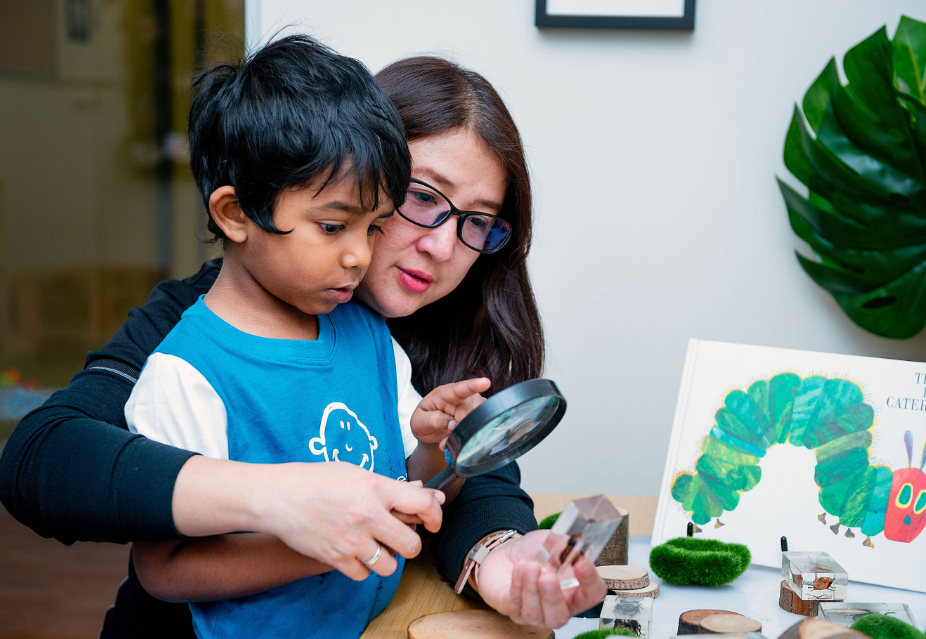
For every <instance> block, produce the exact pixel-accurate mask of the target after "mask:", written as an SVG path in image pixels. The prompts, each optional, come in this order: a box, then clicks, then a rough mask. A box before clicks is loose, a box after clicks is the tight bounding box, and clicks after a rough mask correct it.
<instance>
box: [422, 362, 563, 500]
mask: <svg viewBox="0 0 926 639" xmlns="http://www.w3.org/2000/svg"><path fill="white" fill-rule="evenodd" d="M565 412H566V398H565V397H563V395H562V393H560V392H559V389H558V388H557V387H556V384H554V383H553V382H551V381H550V380H548V379H530V380H527V381H526V382H521V383H520V384H515V385H514V386H511V387H510V388H506V389H505V390H503V391H500V392H498V393H496V394H495V395H493V396H492V397H490V398H489V399H487V400H486V401H484V402H483V403H482V404H480V405H479V406H477V407H476V408H475V409H474V410H473V411H472V412H471V413H470V414H469V415H467V416H466V417H465V418H463V419H462V420H461V421H460V423H459V424H457V427H456V428H455V429H454V430H453V432H451V433H450V436H449V437H448V438H447V447H446V449H445V450H444V456H445V457H446V458H447V468H445V469H444V470H442V471H441V472H439V473H438V474H437V475H435V476H434V477H433V478H432V479H431V481H429V482H428V483H427V484H425V486H426V487H428V488H435V489H437V490H442V489H444V488H446V487H447V485H448V484H450V482H452V481H453V480H454V479H456V478H457V477H473V476H475V475H481V474H483V473H487V472H489V471H492V470H495V469H496V468H501V467H502V466H504V465H505V464H507V463H509V462H511V461H514V460H515V459H517V458H518V457H520V456H521V455H523V454H524V453H526V452H527V451H529V450H530V449H531V448H533V447H534V446H536V445H537V444H539V443H540V442H541V441H543V438H544V437H546V436H547V435H549V434H550V432H551V431H552V430H553V429H554V428H556V425H557V424H559V422H560V420H561V419H562V418H563V414H564V413H565Z"/></svg>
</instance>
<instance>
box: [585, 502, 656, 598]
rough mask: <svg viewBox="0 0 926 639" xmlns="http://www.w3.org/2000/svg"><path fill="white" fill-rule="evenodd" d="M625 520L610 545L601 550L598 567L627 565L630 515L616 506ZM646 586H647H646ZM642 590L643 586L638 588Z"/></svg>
mask: <svg viewBox="0 0 926 639" xmlns="http://www.w3.org/2000/svg"><path fill="white" fill-rule="evenodd" d="M615 508H617V512H619V513H620V514H621V515H622V516H623V517H624V518H623V519H622V520H621V523H619V524H618V525H617V529H616V530H615V531H614V534H613V535H611V538H610V539H608V543H607V544H605V547H604V548H602V549H601V554H600V555H598V559H596V560H595V565H596V566H621V565H624V564H626V563H627V535H629V534H630V513H629V512H628V511H626V510H624V509H623V508H620V507H618V506H615ZM644 585H645V584H644ZM636 587H637V588H642V587H643V586H636Z"/></svg>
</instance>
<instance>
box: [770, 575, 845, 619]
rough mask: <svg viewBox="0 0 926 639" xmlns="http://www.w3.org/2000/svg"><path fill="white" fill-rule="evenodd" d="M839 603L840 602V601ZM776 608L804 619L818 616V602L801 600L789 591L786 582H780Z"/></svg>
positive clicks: (789, 587) (789, 588)
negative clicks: (801, 616)
mask: <svg viewBox="0 0 926 639" xmlns="http://www.w3.org/2000/svg"><path fill="white" fill-rule="evenodd" d="M839 601H842V599H840V600H839ZM778 606H779V607H780V608H781V609H782V610H787V611H788V612H793V613H794V614H796V615H803V616H805V617H816V616H817V615H818V614H820V601H819V600H812V599H811V600H807V599H801V596H800V595H799V594H797V593H796V592H794V591H793V590H791V586H789V585H788V582H787V581H782V582H781V590H780V591H779V594H778Z"/></svg>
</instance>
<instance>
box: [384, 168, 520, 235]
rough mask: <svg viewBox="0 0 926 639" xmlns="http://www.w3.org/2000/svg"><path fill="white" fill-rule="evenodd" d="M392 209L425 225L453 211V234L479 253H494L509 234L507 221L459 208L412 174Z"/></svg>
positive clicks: (438, 222) (440, 221)
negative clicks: (398, 203) (402, 197)
mask: <svg viewBox="0 0 926 639" xmlns="http://www.w3.org/2000/svg"><path fill="white" fill-rule="evenodd" d="M396 211H397V212H398V214H399V215H401V216H402V217H404V218H405V219H406V220H408V221H409V222H411V223H412V224H416V225H418V226H423V227H424V228H426V229H433V228H436V227H438V226H440V225H441V224H443V223H444V222H446V221H447V220H449V219H450V218H451V217H453V216H454V215H456V216H458V217H459V218H460V223H459V224H458V225H457V237H459V238H460V241H461V242H463V244H465V245H466V246H468V247H469V248H471V249H473V250H474V251H479V252H480V253H495V252H496V251H498V250H499V249H501V248H502V247H503V246H505V243H506V242H508V240H509V239H510V238H511V225H510V224H508V222H506V221H505V220H503V219H502V218H500V217H498V216H497V215H489V214H488V213H479V212H477V211H461V210H460V209H458V208H457V207H455V206H454V205H453V203H452V202H451V201H450V200H449V199H447V196H446V195H444V194H443V193H441V192H440V191H438V190H437V189H435V188H434V187H433V186H431V185H430V184H427V183H426V182H422V181H421V180H416V179H415V178H412V181H411V184H410V185H409V187H408V196H407V197H406V198H405V202H403V203H402V206H401V207H399V208H397V209H396Z"/></svg>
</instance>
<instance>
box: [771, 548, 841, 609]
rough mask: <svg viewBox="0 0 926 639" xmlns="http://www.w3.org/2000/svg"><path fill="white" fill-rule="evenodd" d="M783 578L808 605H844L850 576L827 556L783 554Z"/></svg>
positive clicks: (820, 554)
mask: <svg viewBox="0 0 926 639" xmlns="http://www.w3.org/2000/svg"><path fill="white" fill-rule="evenodd" d="M781 576H782V578H783V579H784V580H785V581H787V582H788V585H789V586H791V590H793V591H794V592H796V593H797V595H798V596H799V597H800V598H801V599H803V600H804V601H842V600H844V599H845V598H846V592H847V591H848V588H849V575H848V574H847V573H846V571H845V570H843V567H842V566H840V565H839V564H837V563H836V560H835V559H833V558H832V557H830V556H829V555H828V554H827V553H825V552H783V553H781Z"/></svg>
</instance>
